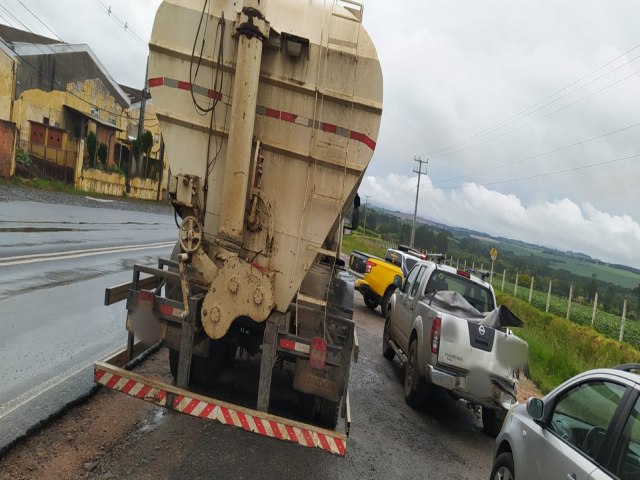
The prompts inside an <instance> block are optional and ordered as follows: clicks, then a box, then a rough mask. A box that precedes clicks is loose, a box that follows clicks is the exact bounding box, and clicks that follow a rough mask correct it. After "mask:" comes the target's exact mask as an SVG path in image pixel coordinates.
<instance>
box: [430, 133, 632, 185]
mask: <svg viewBox="0 0 640 480" xmlns="http://www.w3.org/2000/svg"><path fill="white" fill-rule="evenodd" d="M638 126H640V122H638V123H634V124H633V125H628V126H626V127H623V128H619V129H617V130H613V131H611V132H608V133H603V134H601V135H598V136H595V137H591V138H588V139H586V140H581V141H579V142H575V143H572V144H570V145H565V146H562V147H558V148H554V149H553V150H549V151H547V152H543V153H538V154H536V155H531V156H530V157H525V158H521V159H519V160H515V161H513V162H508V163H503V164H501V165H496V166H495V167H489V168H485V169H483V170H477V171H475V172H472V173H468V174H465V175H459V176H456V177H450V178H447V179H444V180H438V181H437V182H432V185H440V184H442V183H446V182H450V181H452V180H460V179H463V178H468V177H471V176H473V175H478V174H482V173H487V172H491V171H494V170H498V169H500V168H504V167H510V166H512V165H516V164H518V163H522V162H525V161H527V160H533V159H535V158H540V157H544V156H546V155H550V154H552V153H557V152H560V151H562V150H567V149H569V148H572V147H577V146H578V145H584V144H585V143H589V142H593V141H594V140H599V139H601V138H604V137H608V136H609V135H613V134H616V133H620V132H624V131H625V130H629V129H631V128H635V127H638Z"/></svg>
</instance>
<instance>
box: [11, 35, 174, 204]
mask: <svg viewBox="0 0 640 480" xmlns="http://www.w3.org/2000/svg"><path fill="white" fill-rule="evenodd" d="M125 90H126V91H125ZM133 92H136V90H134V89H130V88H128V87H122V86H120V85H118V83H117V82H115V80H113V78H112V77H111V75H110V74H109V72H108V71H107V70H106V69H105V67H104V66H103V65H102V64H101V63H100V61H99V60H98V58H97V57H96V55H95V54H94V53H93V51H92V50H91V48H90V47H89V46H88V45H84V44H77V45H70V44H66V43H60V41H58V40H54V39H48V38H46V37H42V36H39V35H35V34H32V33H30V32H24V31H21V30H17V29H14V28H12V27H7V26H3V25H0V138H2V139H3V140H0V176H11V175H13V174H14V171H15V170H16V166H17V169H18V173H19V174H28V175H29V176H41V177H46V178H56V179H58V180H63V181H66V182H67V183H71V184H74V185H75V186H76V187H77V188H81V189H83V190H89V191H97V192H100V193H110V194H114V195H124V194H131V195H133V196H137V197H140V198H149V199H151V198H156V197H157V196H159V192H160V191H161V190H160V188H159V185H152V183H154V181H155V183H157V182H158V181H160V180H161V179H165V178H166V175H163V173H164V172H163V170H164V168H163V167H164V164H166V162H162V161H161V160H160V153H161V152H160V144H161V141H160V131H159V126H158V121H157V118H155V115H154V114H153V107H152V104H150V103H149V102H147V108H146V113H145V122H144V123H145V130H149V131H151V134H152V136H153V139H154V142H153V145H152V147H151V148H150V150H149V151H147V152H145V154H144V155H143V156H142V158H141V161H140V162H135V161H134V160H133V159H132V158H131V155H130V152H131V144H132V142H133V141H134V140H135V138H136V137H137V125H138V117H139V102H135V101H134V106H133V108H130V107H131V102H130V100H129V95H133ZM138 93H139V91H138ZM136 105H138V106H136ZM134 130H135V134H134V135H133V136H131V132H132V131H134ZM7 138H12V142H10V141H4V140H6V139H7ZM4 143H7V144H9V143H13V147H10V146H8V145H4ZM5 150H9V154H7V153H6V152H5ZM3 152H5V153H4V154H3ZM16 152H17V153H18V155H17V158H18V162H17V163H16V162H15V158H16ZM25 154H28V157H27V158H28V159H29V162H27V163H29V166H28V171H26V172H25V170H26V169H27V167H26V166H25V165H23V164H22V163H21V162H20V161H19V160H20V158H24V157H25ZM123 167H124V168H123ZM123 171H126V172H127V173H130V174H131V175H130V176H131V177H139V178H138V179H135V178H132V179H129V178H128V177H127V178H125V176H124V175H122V172H123ZM108 172H112V174H111V175H109V174H108ZM146 178H150V179H151V181H146V180H145V179H146ZM129 180H131V181H129ZM165 183H166V181H165Z"/></svg>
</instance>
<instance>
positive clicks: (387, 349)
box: [382, 315, 396, 360]
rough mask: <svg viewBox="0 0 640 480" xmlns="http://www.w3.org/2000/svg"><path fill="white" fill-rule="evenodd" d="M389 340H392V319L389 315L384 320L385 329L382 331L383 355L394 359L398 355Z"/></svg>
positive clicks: (388, 358)
mask: <svg viewBox="0 0 640 480" xmlns="http://www.w3.org/2000/svg"><path fill="white" fill-rule="evenodd" d="M389 340H391V319H390V318H389V315H387V318H386V319H385V321H384V331H383V333H382V356H383V357H384V358H386V359H387V360H393V358H394V357H395V356H396V352H395V350H394V349H393V348H391V345H390V344H389Z"/></svg>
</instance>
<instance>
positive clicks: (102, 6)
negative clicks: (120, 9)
mask: <svg viewBox="0 0 640 480" xmlns="http://www.w3.org/2000/svg"><path fill="white" fill-rule="evenodd" d="M93 3H94V4H95V5H96V6H97V7H98V8H99V9H100V10H102V11H103V12H104V13H106V14H107V16H108V17H109V18H111V19H113V21H114V22H115V23H116V24H117V25H118V26H120V27H121V28H123V29H124V31H125V32H127V33H128V34H129V35H131V37H132V38H133V39H134V40H136V41H137V42H138V43H139V44H140V45H142V46H143V47H144V48H145V49H148V48H149V45H148V43H147V42H145V41H144V40H143V39H142V38H140V36H139V35H137V34H136V33H135V32H134V31H133V30H131V28H130V27H129V24H128V23H127V22H126V21H124V20H122V19H120V18H119V17H118V16H117V15H116V14H115V13H114V12H113V10H111V7H110V6H107V5H105V4H104V3H102V2H101V1H100V0H93Z"/></svg>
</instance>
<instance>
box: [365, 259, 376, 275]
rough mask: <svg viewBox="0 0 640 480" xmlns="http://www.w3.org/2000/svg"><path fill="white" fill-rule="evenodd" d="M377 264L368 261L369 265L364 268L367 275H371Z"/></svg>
mask: <svg viewBox="0 0 640 480" xmlns="http://www.w3.org/2000/svg"><path fill="white" fill-rule="evenodd" d="M376 265H377V264H376V263H375V262H372V261H371V260H367V265H366V266H365V267H364V271H365V272H366V273H371V269H372V268H373V267H375V266H376Z"/></svg>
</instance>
